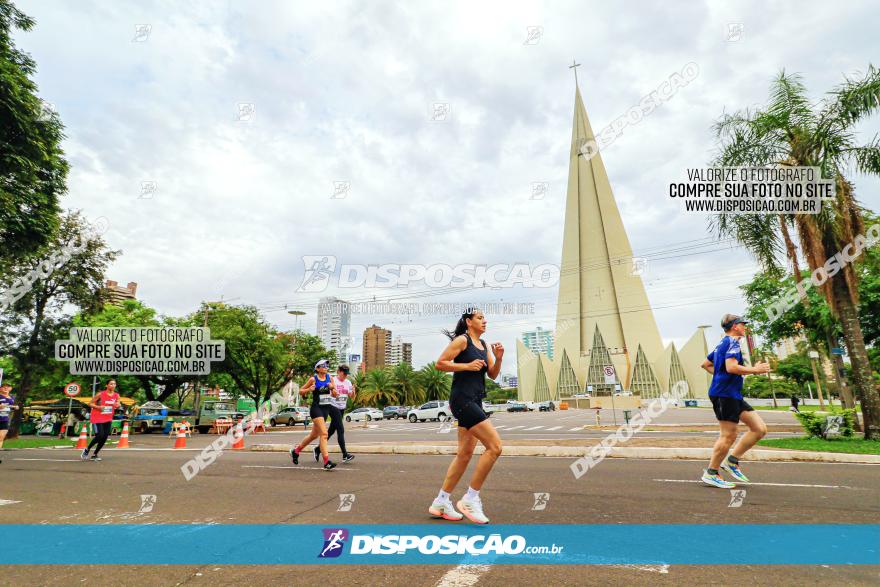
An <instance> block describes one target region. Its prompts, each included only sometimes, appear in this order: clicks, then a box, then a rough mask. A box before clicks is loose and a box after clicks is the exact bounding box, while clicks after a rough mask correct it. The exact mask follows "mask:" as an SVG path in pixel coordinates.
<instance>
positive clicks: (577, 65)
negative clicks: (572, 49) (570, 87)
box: [568, 59, 581, 85]
mask: <svg viewBox="0 0 880 587" xmlns="http://www.w3.org/2000/svg"><path fill="white" fill-rule="evenodd" d="M580 66H581V64H580V63H578V62H577V61H576V60H574V59H572V60H571V65H569V66H568V68H569V69H573V70H574V85H577V83H578V70H577V68H578V67H580Z"/></svg>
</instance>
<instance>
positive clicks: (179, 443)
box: [174, 426, 186, 448]
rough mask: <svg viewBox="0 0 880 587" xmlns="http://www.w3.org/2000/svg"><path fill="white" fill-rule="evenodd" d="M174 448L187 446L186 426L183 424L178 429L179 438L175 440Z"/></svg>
mask: <svg viewBox="0 0 880 587" xmlns="http://www.w3.org/2000/svg"><path fill="white" fill-rule="evenodd" d="M174 448H186V428H184V427H183V426H181V427H180V428H178V429H177V440H175V441H174Z"/></svg>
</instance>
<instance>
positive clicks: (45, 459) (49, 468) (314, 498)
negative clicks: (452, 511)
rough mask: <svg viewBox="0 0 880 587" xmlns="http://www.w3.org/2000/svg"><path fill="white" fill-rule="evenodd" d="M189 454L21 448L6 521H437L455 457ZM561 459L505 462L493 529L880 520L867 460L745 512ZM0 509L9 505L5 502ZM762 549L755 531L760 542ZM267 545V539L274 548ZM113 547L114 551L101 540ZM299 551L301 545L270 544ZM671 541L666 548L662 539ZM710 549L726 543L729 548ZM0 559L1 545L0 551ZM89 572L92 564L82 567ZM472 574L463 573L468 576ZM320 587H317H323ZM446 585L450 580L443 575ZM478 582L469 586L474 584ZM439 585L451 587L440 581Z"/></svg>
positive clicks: (684, 487)
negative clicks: (320, 465)
mask: <svg viewBox="0 0 880 587" xmlns="http://www.w3.org/2000/svg"><path fill="white" fill-rule="evenodd" d="M192 454H193V452H192V451H186V452H172V451H130V452H126V451H118V452H115V451H111V450H108V451H106V459H105V460H104V461H103V462H101V463H92V462H81V461H79V460H78V459H76V455H75V453H74V451H72V450H68V449H64V450H59V449H55V450H48V449H47V450H16V451H6V452H5V453H4V454H3V461H4V462H3V464H2V465H0V468H2V469H0V474H2V480H3V483H2V486H0V500H8V501H10V502H19V503H8V504H6V505H2V506H0V515H2V519H3V521H4V523H28V524H59V523H62V524H64V523H70V524H86V523H89V524H96V523H97V524H105V523H106V524H114V523H138V524H140V523H149V524H155V523H195V524H211V523H214V524H216V523H220V524H242V523H257V524H333V525H341V524H357V523H387V524H399V523H435V524H438V525H442V524H448V523H445V522H432V521H431V520H430V519H429V518H428V516H427V514H426V512H425V509H426V507H427V505H428V503H429V502H430V500H431V499H432V498H433V496H434V495H435V494H436V491H437V488H438V485H439V483H440V481H441V478H442V475H443V472H444V470H445V467H446V465H447V464H448V462H449V457H442V456H418V457H416V456H401V455H361V456H359V457H358V459H357V460H355V461H354V462H353V463H351V464H349V465H344V466H340V468H339V469H337V470H336V471H333V472H329V473H328V472H324V471H321V470H319V469H317V468H316V466H315V465H314V463H308V464H306V465H304V466H301V467H299V468H293V467H291V466H290V463H289V459H287V458H286V456H285V455H283V454H278V453H252V452H237V453H233V452H227V453H226V454H224V455H223V456H222V457H221V458H220V459H219V460H218V461H217V462H216V463H215V464H214V465H212V466H211V467H209V468H208V469H207V470H206V471H204V472H203V473H201V474H200V475H198V476H197V477H196V478H195V479H193V480H192V481H190V482H186V481H185V480H184V478H183V476H182V475H181V473H180V470H179V467H180V465H181V464H182V462H183V461H184V460H186V459H187V458H189V457H191V456H192ZM569 464H570V460H569V459H553V458H539V459H538V458H518V457H504V458H502V460H501V461H500V464H499V465H498V467H497V469H496V471H495V472H494V473H493V475H492V477H491V478H490V482H489V483H488V484H487V486H486V487H485V489H484V492H483V496H484V503H485V505H486V510H487V514H489V515H490V516H491V518H492V521H493V522H494V523H506V524H570V523H579V524H594V523H632V524H641V523H698V524H704V523H712V522H715V521H717V522H725V523H734V524H736V523H878V522H880V488H878V484H877V483H876V480H877V473H878V471H880V469H878V468H877V467H876V466H869V465H867V466H866V465H837V464H812V463H753V464H750V465H749V473H750V474H751V476H752V478H753V481H756V482H758V483H768V485H753V486H750V487H748V488H747V489H746V492H747V493H746V496H745V500H744V503H743V504H742V506H741V507H738V508H730V507H728V506H729V503H730V494H729V492H727V491H721V490H716V489H712V488H708V487H703V486H701V485H699V484H697V483H692V481H694V480H695V479H696V477H697V476H698V475H699V472H700V468H699V467H700V465H699V463H694V462H677V461H655V460H644V461H643V460H607V461H605V462H603V463H602V464H601V465H600V466H599V467H598V468H597V469H595V470H593V471H591V472H589V473H588V474H587V475H585V476H584V477H582V478H581V479H579V480H576V479H574V477H573V476H572V474H571V472H570V471H569V469H568V465H569ZM536 492H540V493H549V502H548V505H547V508H546V509H545V510H543V511H535V510H533V509H532V508H533V506H534V503H535V502H534V493H536ZM343 493H345V494H354V496H355V502H354V506H353V507H352V509H351V511H349V512H340V511H337V509H338V507H339V501H340V500H339V494H343ZM141 495H155V496H156V504H155V506H154V508H153V511H152V512H150V513H141V514H138V513H137V512H138V509H139V508H140V504H141V497H140V496H141ZM0 503H4V502H3V501H0ZM756 540H760V537H758V536H756ZM270 546H272V545H267V547H270ZM110 547H113V545H110ZM279 547H282V548H296V547H297V545H279ZM671 547H674V546H671ZM720 547H728V548H735V545H723V540H721V541H720ZM0 552H2V550H0ZM83 562H84V564H94V563H96V562H98V561H83ZM878 571H880V568H878V567H840V566H832V567H828V568H826V567H823V566H821V565H816V566H812V567H758V566H748V567H735V568H733V567H731V568H722V567H699V566H671V567H664V566H643V567H636V566H630V567H606V566H603V567H592V566H591V567H560V566H553V567H551V566H541V567H506V566H500V565H499V566H489V567H486V568H482V567H480V568H458V569H457V568H454V567H450V566H439V565H438V566H418V567H393V568H391V567H376V566H371V567H333V568H331V569H318V568H314V567H263V566H255V567H242V566H237V567H236V566H226V565H222V566H209V567H204V566H195V565H193V566H186V565H183V566H170V567H161V568H151V569H143V568H139V567H130V566H125V567H113V568H112V569H109V568H108V569H106V570H105V571H104V573H105V575H104V579H103V580H100V581H97V583H98V584H111V583H113V584H117V585H118V584H148V585H178V584H182V583H185V584H187V585H190V584H193V585H197V584H202V583H204V584H208V583H209V582H210V583H213V584H231V583H241V582H243V581H259V582H260V583H261V584H266V583H268V582H273V583H274V582H280V583H284V584H303V583H304V582H305V581H308V580H311V581H317V583H313V584H342V583H345V584H346V585H349V584H351V585H374V584H383V585H385V584H387V585H404V584H406V585H408V586H409V587H414V586H419V585H438V584H447V585H465V584H479V585H502V584H504V585H506V586H508V587H509V586H510V585H520V584H530V585H533V584H536V583H538V582H544V581H547V582H552V583H553V584H561V585H588V584H596V585H601V584H618V583H623V582H627V583H633V584H636V585H640V584H646V585H647V584H652V585H654V584H669V585H673V584H675V585H679V584H691V583H695V582H698V581H699V582H715V583H721V584H732V583H744V582H750V583H753V584H757V585H771V584H773V585H794V584H798V585H803V584H819V583H829V582H834V583H838V584H846V585H850V584H864V585H867V584H876V581H877V578H878ZM93 573H94V569H93V568H89V567H86V566H75V567H60V568H59V567H42V568H39V567H6V568H5V569H3V570H2V573H0V583H2V584H15V585H24V584H58V585H60V584H62V583H63V584H65V585H66V584H70V583H79V582H81V580H82V579H86V578H90V577H92V578H93V577H94V574H93ZM468 577H470V579H468ZM319 579H320V580H319ZM453 579H454V581H453V582H450V581H452V580H453ZM471 579H472V580H473V581H474V582H468V581H470V580H471ZM444 581H446V583H444Z"/></svg>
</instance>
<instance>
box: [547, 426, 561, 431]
mask: <svg viewBox="0 0 880 587" xmlns="http://www.w3.org/2000/svg"><path fill="white" fill-rule="evenodd" d="M560 428H562V426H554V427H553V428H547V432H550V431H551V430H559V429H560Z"/></svg>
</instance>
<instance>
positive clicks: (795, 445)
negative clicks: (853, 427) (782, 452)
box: [758, 438, 880, 455]
mask: <svg viewBox="0 0 880 587" xmlns="http://www.w3.org/2000/svg"><path fill="white" fill-rule="evenodd" d="M758 445H759V446H766V447H772V448H788V449H792V450H811V451H815V452H844V453H850V454H860V455H880V441H878V440H865V439H864V438H833V439H830V440H825V439H823V438H766V439H764V440H760V441H758Z"/></svg>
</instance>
